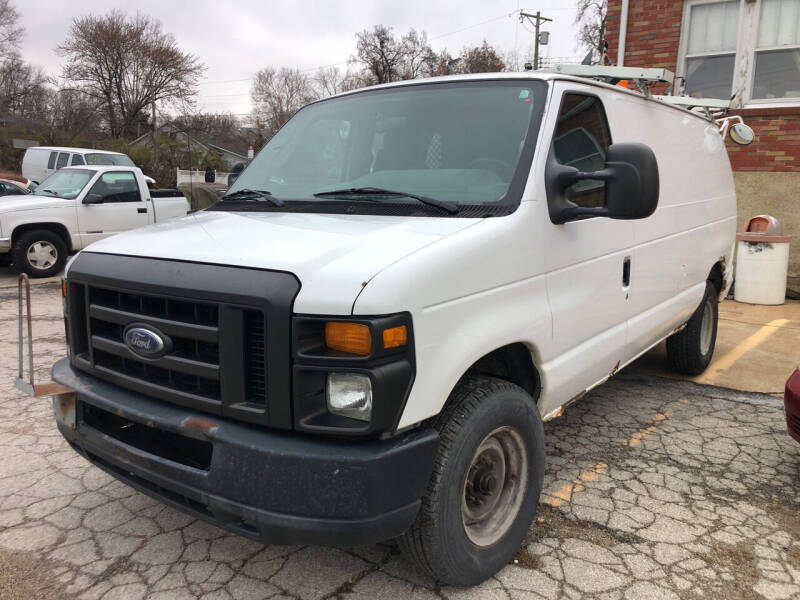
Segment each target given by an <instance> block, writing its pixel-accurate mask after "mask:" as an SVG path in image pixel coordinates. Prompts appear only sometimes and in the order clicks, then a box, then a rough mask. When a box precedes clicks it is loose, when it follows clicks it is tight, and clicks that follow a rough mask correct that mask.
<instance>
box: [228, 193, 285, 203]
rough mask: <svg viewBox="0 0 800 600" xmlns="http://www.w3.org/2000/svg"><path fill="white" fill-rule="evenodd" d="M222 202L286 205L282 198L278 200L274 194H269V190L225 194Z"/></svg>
mask: <svg viewBox="0 0 800 600" xmlns="http://www.w3.org/2000/svg"><path fill="white" fill-rule="evenodd" d="M220 200H221V201H226V200H234V201H235V200H242V201H245V202H247V201H255V202H264V201H266V202H271V203H272V204H274V205H275V206H283V205H284V204H286V203H285V202H284V201H283V200H281V199H280V198H276V197H275V196H273V195H272V192H268V191H267V190H250V189H245V190H238V191H236V192H233V193H231V194H225V195H224V196H222V198H220Z"/></svg>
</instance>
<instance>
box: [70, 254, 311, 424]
mask: <svg viewBox="0 0 800 600" xmlns="http://www.w3.org/2000/svg"><path fill="white" fill-rule="evenodd" d="M299 290H300V283H299V282H298V280H297V279H296V278H295V277H294V275H292V274H290V273H283V272H278V271H267V270H257V269H244V268H239V267H233V266H224V265H211V264H204V263H189V262H180V261H170V260H162V259H153V258H144V257H135V256H121V255H114V254H100V253H93V252H82V253H81V254H80V255H78V256H77V257H76V258H75V259H74V260H73V262H72V264H71V266H70V269H69V272H68V275H67V302H66V305H67V313H66V324H67V331H68V336H67V337H68V340H69V347H70V356H71V362H72V365H73V367H75V368H76V369H80V370H82V371H85V372H86V373H89V374H91V375H93V376H95V377H98V378H100V379H103V380H106V381H109V382H110V383H113V384H115V385H117V386H120V387H123V388H126V389H128V390H131V391H133V392H136V393H138V394H141V395H143V396H149V397H151V398H155V399H158V400H161V401H164V402H168V403H172V404H176V405H181V406H183V407H186V408H190V409H192V410H197V411H203V412H207V413H211V414H215V415H219V416H221V417H223V418H230V419H238V420H241V421H244V422H247V423H251V424H258V425H264V426H269V427H275V428H278V429H291V427H292V403H291V325H292V320H291V315H292V303H293V302H294V298H295V296H296V295H297V293H298V291H299ZM132 327H141V328H143V329H145V330H149V331H150V333H153V334H155V336H154V337H153V338H152V339H150V342H153V341H155V342H156V345H159V344H158V338H161V339H162V340H163V342H164V346H163V348H161V349H160V352H155V353H153V354H150V355H148V354H146V353H143V352H142V351H140V350H135V349H134V346H135V342H136V339H137V338H136V337H135V336H127V337H128V339H127V340H126V331H128V329H129V328H132ZM140 333H141V335H142V336H144V337H143V338H142V337H141V336H140V337H139V338H138V339H139V341H141V340H143V339H144V340H145V341H146V340H148V335H147V331H145V332H140ZM151 347H152V346H151ZM153 348H154V347H153Z"/></svg>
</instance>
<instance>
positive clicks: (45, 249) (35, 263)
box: [26, 241, 58, 271]
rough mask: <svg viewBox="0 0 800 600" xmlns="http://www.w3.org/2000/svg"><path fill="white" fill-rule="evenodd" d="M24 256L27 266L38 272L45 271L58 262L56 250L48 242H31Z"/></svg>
mask: <svg viewBox="0 0 800 600" xmlns="http://www.w3.org/2000/svg"><path fill="white" fill-rule="evenodd" d="M26 254H27V256H28V264H30V265H31V266H32V267H33V268H34V269H39V270H40V271H46V270H47V269H49V268H50V267H52V266H53V265H54V264H56V262H57V261H58V249H57V248H56V247H55V246H54V245H53V244H51V243H50V242H42V241H39V242H33V243H32V244H31V245H30V246H28V251H27V253H26Z"/></svg>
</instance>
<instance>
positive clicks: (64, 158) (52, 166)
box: [22, 146, 155, 187]
mask: <svg viewBox="0 0 800 600" xmlns="http://www.w3.org/2000/svg"><path fill="white" fill-rule="evenodd" d="M83 165H92V166H100V165H109V166H120V167H135V166H136V165H135V164H134V162H133V161H132V160H131V158H130V157H129V156H128V155H127V154H123V153H121V152H111V151H110V150H92V149H90V148H64V147H58V146H33V147H31V148H28V149H27V150H25V155H24V156H23V157H22V174H23V175H24V176H25V177H27V178H28V179H30V180H32V181H34V182H36V183H37V184H38V183H40V182H42V181H44V180H45V179H46V178H47V177H49V176H50V175H52V174H53V173H55V172H56V171H57V170H58V169H61V168H63V167H68V166H71V167H75V166H83ZM144 178H145V181H146V182H147V184H148V186H150V187H153V186H154V185H155V179H153V178H152V177H148V176H147V175H145V176H144Z"/></svg>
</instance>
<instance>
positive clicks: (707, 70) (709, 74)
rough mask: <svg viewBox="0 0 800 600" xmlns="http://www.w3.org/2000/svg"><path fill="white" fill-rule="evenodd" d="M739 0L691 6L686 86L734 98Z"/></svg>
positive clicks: (692, 93) (691, 91)
mask: <svg viewBox="0 0 800 600" xmlns="http://www.w3.org/2000/svg"><path fill="white" fill-rule="evenodd" d="M738 32H739V2H738V0H736V1H734V2H712V3H708V4H694V5H690V7H689V32H688V38H689V41H688V44H687V48H686V71H685V74H684V77H685V78H686V79H685V90H686V93H687V94H689V95H690V96H695V97H698V98H730V97H731V91H732V90H733V66H734V63H735V62H736V37H737V34H738Z"/></svg>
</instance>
